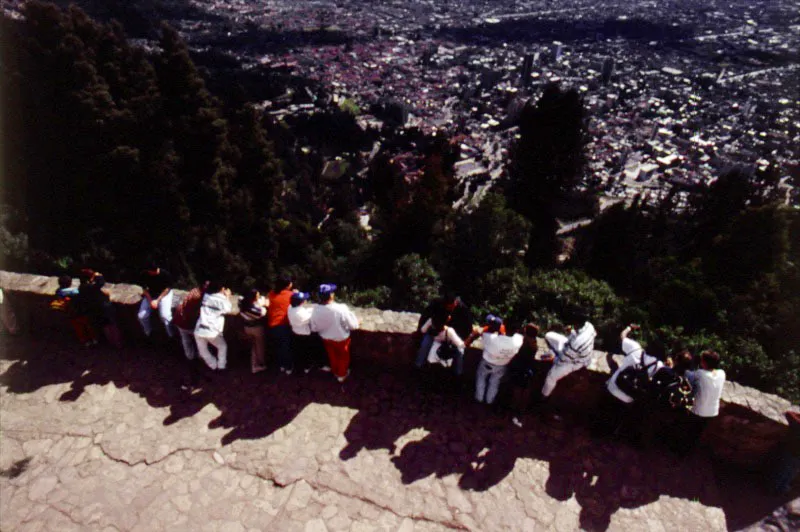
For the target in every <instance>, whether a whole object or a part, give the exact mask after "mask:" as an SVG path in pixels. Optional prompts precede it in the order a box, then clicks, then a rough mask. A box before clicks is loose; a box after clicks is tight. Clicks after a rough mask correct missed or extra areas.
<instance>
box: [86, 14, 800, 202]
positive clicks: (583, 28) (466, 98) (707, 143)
mask: <svg viewBox="0 0 800 532" xmlns="http://www.w3.org/2000/svg"><path fill="white" fill-rule="evenodd" d="M84 3H86V2H84ZM88 4H89V6H90V8H93V9H91V10H92V11H94V12H97V11H98V9H99V10H100V11H101V12H105V14H106V15H108V16H117V17H118V18H120V19H122V20H124V21H126V24H127V25H128V26H131V28H129V32H130V31H131V29H133V31H132V34H134V35H135V34H136V30H137V28H139V29H140V35H139V36H140V37H145V38H146V37H147V36H148V31H147V27H148V26H147V24H150V25H151V26H152V25H153V24H155V23H154V20H156V19H158V18H166V19H167V21H168V22H169V23H170V24H172V25H173V26H175V27H176V28H178V29H179V30H180V32H181V33H182V35H183V36H184V37H185V38H186V39H187V40H188V41H189V43H190V45H191V47H192V48H193V50H195V51H196V52H198V53H203V52H209V51H213V54H214V55H215V57H220V56H227V59H234V60H235V62H236V63H238V64H239V65H240V66H241V67H243V68H244V69H247V70H251V71H255V72H261V73H275V72H279V73H281V74H283V75H287V76H290V77H292V78H300V79H303V80H305V81H307V82H308V84H307V85H306V87H305V90H301V91H292V90H291V89H289V90H288V91H287V93H286V94H284V95H283V96H279V97H277V98H275V97H270V98H266V97H265V98H264V99H263V100H262V101H261V103H262V106H263V108H264V110H265V112H268V113H269V114H271V115H273V116H274V117H275V118H276V119H278V120H281V119H283V118H284V117H286V116H287V115H290V114H313V113H315V112H316V111H318V110H320V109H324V108H326V107H330V106H332V105H336V106H340V107H342V108H345V109H347V110H349V111H350V112H353V113H355V114H356V115H357V120H358V123H359V124H360V125H361V127H363V128H365V129H366V128H373V129H375V130H381V129H382V128H383V127H384V126H385V125H387V123H388V125H391V126H392V127H393V128H395V127H405V128H418V129H420V130H421V131H423V132H425V133H428V134H433V133H437V134H442V135H446V136H447V137H448V138H451V139H457V141H458V143H459V145H460V157H461V160H460V162H459V163H458V164H457V166H456V168H457V175H458V177H459V178H460V179H461V180H463V181H464V182H465V183H466V184H467V185H469V184H471V186H466V187H465V188H464V190H465V191H466V192H467V194H466V196H470V193H475V192H478V191H480V190H481V189H482V188H484V187H485V186H486V184H487V183H489V182H490V180H491V179H495V178H497V177H499V176H500V175H501V173H502V172H503V168H504V162H505V161H506V159H507V150H508V147H509V143H510V141H512V140H513V138H514V136H515V134H516V129H515V127H514V123H515V119H516V118H517V117H518V114H519V112H520V110H521V109H522V106H523V104H524V102H525V101H527V100H528V99H529V98H530V97H536V96H537V94H538V93H540V92H541V89H542V87H543V86H544V85H546V84H548V83H551V82H557V83H559V84H561V85H562V86H565V87H571V88H575V89H577V90H578V91H580V93H581V94H582V95H583V97H584V102H585V105H586V107H587V109H588V114H589V117H590V124H589V133H590V139H589V144H588V157H589V159H590V162H589V165H588V168H587V176H586V177H587V182H588V183H593V184H595V185H596V186H599V187H600V189H601V190H603V191H604V192H605V193H606V195H608V196H614V197H621V196H630V195H632V194H636V193H639V192H641V191H642V189H655V190H657V189H659V188H661V187H662V183H664V182H671V183H678V184H683V185H687V186H691V185H692V184H696V183H699V182H708V181H709V180H713V179H714V178H715V177H716V176H718V175H719V173H720V172H721V171H722V170H723V169H725V168H726V167H728V166H730V165H744V166H746V167H750V168H762V169H763V168H765V167H767V166H768V165H770V164H775V165H776V166H777V167H778V171H779V172H780V174H781V177H785V176H788V175H789V172H790V166H791V165H792V164H796V163H797V146H798V145H800V114H798V99H797V94H798V93H799V91H798V79H800V78H799V77H798V76H799V75H800V71H799V70H798V63H799V62H798V59H800V56H798V49H799V44H800V15H799V14H798V11H797V4H796V3H795V2H792V1H790V0H779V1H776V2H768V3H767V2H750V1H747V0H732V1H726V2H722V1H711V2H702V3H701V2H678V1H649V2H615V1H600V2H597V1H589V0H572V1H559V2H553V1H551V0H538V1H513V0H493V1H488V0H483V1H481V0H473V1H469V2H455V1H447V0H441V1H434V0H429V1H406V0H397V1H389V2H385V1H380V2H379V1H366V0H364V1H348V2H342V1H337V2H334V1H300V2H297V1H295V2H286V1H266V2H253V1H247V0H232V1H227V0H226V1H224V2H222V1H213V0H195V1H192V2H177V1H174V2H170V1H167V2H162V3H159V4H154V3H152V2H137V3H134V4H133V6H126V7H120V6H121V3H111V4H110V5H102V6H100V7H98V5H99V3H95V4H96V5H91V2H88ZM115 6H116V7H115ZM134 14H135V15H137V16H133V15H134ZM144 19H149V22H148V23H147V24H141V25H139V26H137V25H136V24H135V22H136V21H137V20H144ZM151 29H152V28H151ZM150 34H151V35H152V32H151V33H150ZM251 96H254V97H256V98H257V97H258V96H259V95H257V94H256V95H251ZM363 155H364V156H366V155H367V154H363ZM373 155H374V154H373ZM396 155H401V154H399V153H398V154H396ZM406 159H411V160H412V162H411V164H410V168H409V171H412V170H413V169H414V164H413V159H414V158H413V157H406ZM400 160H405V159H403V158H402V157H401V159H400ZM464 199H468V198H467V197H465V198H464Z"/></svg>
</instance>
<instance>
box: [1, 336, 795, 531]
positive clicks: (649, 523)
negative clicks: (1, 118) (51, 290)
mask: <svg viewBox="0 0 800 532" xmlns="http://www.w3.org/2000/svg"><path fill="white" fill-rule="evenodd" d="M0 353H2V360H0V385H1V386H0V414H1V415H0V429H2V433H1V434H2V435H1V437H0V438H1V439H0V529H2V530H3V531H7V532H10V531H23V530H47V531H55V530H57V531H66V530H124V531H127V530H141V531H154V530H220V531H234V530H270V531H278V530H280V531H282V530H299V531H315V532H316V531H324V530H331V531H335V530H353V531H356V530H402V531H405V532H410V531H414V530H422V531H424V530H444V529H467V530H515V531H517V530H557V531H568V530H578V529H581V528H583V529H587V530H606V529H608V530H624V531H626V532H631V531H638V530H652V531H662V530H663V531H669V530H698V531H708V530H727V529H746V528H752V529H758V530H761V529H764V530H781V529H783V530H791V529H794V530H796V529H797V528H798V525H799V524H800V515H798V514H800V499H798V498H797V497H798V493H797V491H795V492H794V493H793V496H791V495H787V496H784V497H771V496H768V495H766V494H765V493H764V489H763V482H761V480H760V479H759V478H758V477H756V476H754V475H751V474H747V473H743V472H739V471H735V470H731V469H729V468H727V467H725V466H724V465H720V464H715V463H713V461H711V460H710V459H709V458H708V455H707V454H706V453H705V452H704V451H703V450H698V451H696V452H695V453H694V454H692V455H690V456H689V457H687V458H684V459H681V458H678V457H676V456H674V455H672V454H670V453H669V452H667V451H666V450H664V449H663V448H661V447H660V446H658V445H656V446H653V447H651V448H649V449H647V450H639V449H635V448H633V447H631V446H629V445H628V444H626V443H623V442H613V441H605V440H595V439H592V438H591V437H590V436H589V433H588V431H587V429H586V428H585V426H584V425H585V423H581V422H579V421H577V420H575V419H572V418H570V417H569V416H565V418H564V419H562V420H561V421H557V422H554V421H550V422H547V423H545V422H543V421H541V420H540V419H539V418H538V417H536V416H528V417H527V418H526V419H525V426H524V427H523V428H522V429H520V428H517V427H515V426H514V425H513V424H512V423H511V422H510V415H509V414H508V412H502V411H501V412H496V411H493V410H491V409H489V408H487V407H485V406H483V405H478V404H474V402H473V401H472V400H471V399H470V394H469V391H468V389H469V386H468V385H466V386H465V388H466V390H462V391H457V390H455V389H454V387H453V386H452V385H450V384H449V383H439V381H438V380H437V376H436V374H434V376H433V377H431V376H430V375H427V376H426V375H422V376H420V375H415V374H412V373H411V372H408V373H398V372H389V371H388V370H386V369H382V368H377V367H371V366H366V367H365V366H363V365H359V358H358V353H354V362H353V374H352V376H351V378H350V379H348V380H347V381H346V382H345V383H344V384H339V383H337V382H336V381H335V380H334V379H333V378H332V377H331V375H330V374H327V373H323V372H312V373H310V374H308V375H304V374H302V373H301V374H299V375H298V374H294V375H291V376H280V375H278V373H277V371H275V370H274V369H271V370H270V371H268V372H266V373H261V374H258V375H251V374H250V372H249V361H247V360H246V358H247V357H246V356H245V354H244V353H239V354H237V353H233V354H232V363H231V366H230V368H229V369H228V370H227V371H226V372H222V373H219V372H210V371H207V370H204V369H203V368H202V367H201V365H200V363H199V362H197V361H194V362H188V361H186V360H185V359H183V358H182V355H180V353H179V352H177V351H175V350H172V349H166V348H154V347H129V348H126V349H125V350H124V351H122V352H115V351H112V350H109V349H105V348H102V347H99V348H89V349H86V348H81V347H78V346H75V345H71V344H69V343H67V341H64V342H61V343H58V342H55V341H52V340H41V339H35V338H30V337H26V338H22V337H20V338H9V337H4V338H0ZM793 497H794V499H793Z"/></svg>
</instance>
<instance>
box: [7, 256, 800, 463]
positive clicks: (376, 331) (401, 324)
mask: <svg viewBox="0 0 800 532" xmlns="http://www.w3.org/2000/svg"><path fill="white" fill-rule="evenodd" d="M107 287H108V288H109V289H110V291H111V300H112V302H113V303H115V307H116V310H117V317H118V320H119V322H120V326H121V328H122V330H123V333H124V335H125V337H126V338H127V339H129V340H133V341H136V340H137V339H139V338H141V337H142V333H141V330H140V327H139V324H138V321H137V319H136V309H137V306H138V303H139V301H140V299H141V288H140V287H138V286H135V285H126V284H108V285H107ZM0 288H2V289H3V291H4V293H5V295H6V298H7V300H8V302H9V303H10V304H11V305H12V306H13V308H14V311H15V312H16V313H17V315H18V318H19V321H20V323H21V325H22V327H23V331H28V333H30V334H36V335H47V334H51V335H53V334H55V335H59V336H60V335H69V336H70V337H71V331H70V330H69V327H68V324H67V323H66V320H65V319H64V317H63V316H62V315H60V314H58V313H56V312H53V311H51V310H50V309H49V303H50V301H51V300H52V298H53V294H54V293H55V290H56V288H58V282H57V279H56V278H55V277H46V276H41V275H29V274H20V273H11V272H5V271H0ZM175 292H176V293H175V296H176V297H175V304H177V303H178V302H179V301H180V300H181V298H182V297H183V296H184V294H185V292H184V291H179V290H176V291H175ZM353 310H354V311H355V313H356V315H357V316H358V318H359V319H360V321H361V330H359V331H355V332H354V333H353V354H354V364H356V365H357V364H359V363H360V362H369V363H374V364H379V365H381V366H385V367H387V369H390V370H395V371H397V370H405V369H407V368H409V367H410V366H411V364H412V361H413V358H414V351H415V344H416V339H415V338H414V337H413V333H414V331H415V330H416V325H417V322H418V320H419V314H416V313H412V312H395V311H389V310H379V309H373V308H354V309H353ZM225 336H226V338H227V339H228V340H229V342H230V343H231V344H232V352H234V353H235V352H236V350H237V347H238V348H240V350H242V351H244V349H241V348H243V347H244V346H243V345H241V342H242V340H243V335H242V334H241V322H240V320H239V319H238V318H237V317H236V316H231V317H230V318H228V319H227V321H226V326H225ZM540 342H541V343H542V345H541V347H542V348H543V347H544V345H543V341H541V340H540ZM237 344H239V345H237ZM542 350H543V349H542ZM479 358H480V351H479V350H478V349H469V350H468V351H467V356H466V360H465V368H466V373H467V377H466V378H470V376H471V375H474V372H475V368H476V366H477V363H478V360H479ZM621 360H622V355H614V354H607V353H603V352H596V353H595V357H594V361H593V363H592V365H591V366H590V367H589V370H588V371H580V372H577V373H574V374H572V375H570V376H569V377H567V378H566V379H564V380H562V381H561V382H560V383H559V385H558V388H556V391H555V393H554V394H553V399H552V400H553V402H554V403H556V404H557V407H558V408H563V409H567V410H570V411H572V412H576V413H583V414H587V413H590V412H592V410H593V407H594V405H596V404H597V401H598V400H599V398H600V397H601V396H602V394H603V393H604V387H603V384H604V382H605V381H606V380H607V378H608V374H609V373H610V371H611V369H610V368H611V366H612V365H617V364H619V363H620V361H621ZM547 369H548V364H547V363H546V362H540V363H539V370H540V371H538V376H537V377H538V379H539V382H538V383H534V385H541V381H542V380H543V379H544V375H545V373H546V371H547ZM791 409H795V410H797V409H798V408H797V406H796V405H794V406H793V405H792V404H791V403H790V402H789V401H787V400H785V399H783V398H781V397H778V396H775V395H771V394H766V393H762V392H760V391H758V390H756V389H753V388H749V387H747V386H742V385H739V384H737V383H734V382H727V383H726V385H725V389H724V392H723V405H722V407H721V409H720V415H719V416H718V417H717V418H716V419H715V420H714V422H713V423H712V424H711V425H710V426H709V429H708V430H707V431H706V435H705V440H706V443H708V444H709V446H710V447H711V448H712V449H713V452H714V454H715V455H716V456H718V457H719V458H720V459H723V460H726V461H728V462H731V463H734V464H737V465H739V466H742V467H746V468H749V469H758V468H759V467H761V466H763V465H764V464H765V463H766V460H765V459H766V458H767V457H768V455H769V453H770V452H771V451H772V450H773V449H774V448H775V446H776V445H777V444H778V443H779V442H780V441H781V440H782V439H783V438H784V437H785V436H786V433H787V431H788V425H787V422H786V419H785V417H784V413H785V412H786V411H788V410H791Z"/></svg>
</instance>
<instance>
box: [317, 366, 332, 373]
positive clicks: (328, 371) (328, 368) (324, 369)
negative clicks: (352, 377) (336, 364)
mask: <svg viewBox="0 0 800 532" xmlns="http://www.w3.org/2000/svg"><path fill="white" fill-rule="evenodd" d="M319 370H320V371H325V372H327V373H330V372H331V367H330V366H322V367H321V368H319Z"/></svg>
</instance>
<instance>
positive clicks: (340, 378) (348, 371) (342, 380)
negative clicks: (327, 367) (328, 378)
mask: <svg viewBox="0 0 800 532" xmlns="http://www.w3.org/2000/svg"><path fill="white" fill-rule="evenodd" d="M349 376H350V370H349V369H348V370H347V373H346V374H345V376H344V377H336V379H337V380H338V381H339V382H344V381H346V380H347V377H349Z"/></svg>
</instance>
